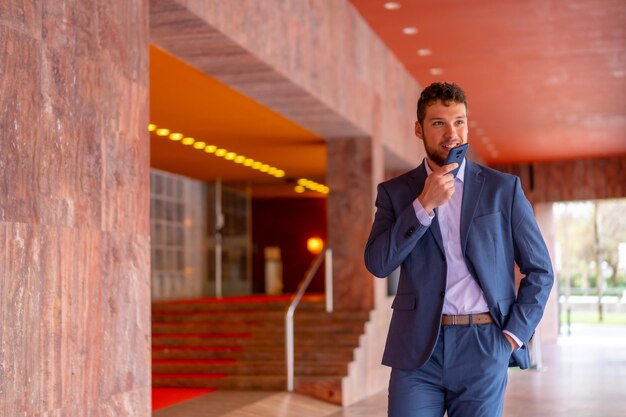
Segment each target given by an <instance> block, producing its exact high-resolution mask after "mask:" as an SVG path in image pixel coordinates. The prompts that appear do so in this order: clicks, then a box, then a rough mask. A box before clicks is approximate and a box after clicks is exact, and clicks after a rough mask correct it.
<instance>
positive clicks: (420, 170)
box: [409, 162, 445, 254]
mask: <svg viewBox="0 0 626 417" xmlns="http://www.w3.org/2000/svg"><path fill="white" fill-rule="evenodd" d="M424 164H425V162H422V164H421V165H420V166H418V167H417V168H416V169H414V170H413V172H412V173H411V176H410V177H411V181H409V187H411V191H412V193H413V200H415V199H416V198H417V196H419V195H420V194H421V192H422V190H423V189H424V182H425V181H426V177H427V175H426V167H425V166H424ZM428 230H429V231H430V233H432V234H433V237H434V238H435V242H437V246H439V249H440V250H441V253H444V254H445V251H444V250H443V238H442V237H441V229H440V228H439V221H438V220H437V216H435V218H434V219H433V221H432V223H431V224H430V227H429V228H428Z"/></svg>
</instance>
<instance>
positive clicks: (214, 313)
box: [152, 295, 370, 404]
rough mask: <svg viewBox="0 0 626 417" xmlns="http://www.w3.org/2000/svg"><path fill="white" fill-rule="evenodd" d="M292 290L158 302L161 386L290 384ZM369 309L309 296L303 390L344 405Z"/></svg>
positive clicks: (303, 330) (155, 331)
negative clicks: (336, 307) (345, 384)
mask: <svg viewBox="0 0 626 417" xmlns="http://www.w3.org/2000/svg"><path fill="white" fill-rule="evenodd" d="M290 298H291V296H290V295H285V296H278V297H265V296H261V297H232V298H226V299H220V300H217V299H201V300H185V301H173V302H158V303H154V304H153V305H152V358H153V362H152V369H153V372H154V374H153V380H152V385H153V386H154V387H179V388H210V389H226V390H229V389H230V390H280V391H282V390H284V389H285V388H286V376H285V372H286V369H285V347H284V343H285V313H286V309H287V307H288V305H289V303H290ZM369 317H370V313H369V311H362V310H354V311H345V310H341V311H335V312H333V313H327V312H326V311H325V304H324V297H323V295H313V296H305V298H304V299H303V301H302V303H301V304H300V305H299V307H298V310H297V311H296V314H295V316H294V324H295V336H296V337H295V352H294V356H295V374H296V380H295V383H296V392H299V393H302V394H305V395H309V396H313V397H316V398H320V399H323V400H326V401H330V402H334V403H336V404H341V399H342V393H341V387H342V379H343V378H344V377H345V376H346V375H347V373H348V365H349V363H350V362H351V361H352V360H353V357H354V350H355V348H357V347H358V346H359V340H360V337H361V335H362V334H363V332H364V330H365V323H366V322H367V321H368V320H369Z"/></svg>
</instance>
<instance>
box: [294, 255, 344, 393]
mask: <svg viewBox="0 0 626 417" xmlns="http://www.w3.org/2000/svg"><path fill="white" fill-rule="evenodd" d="M322 260H325V261H326V263H325V266H326V269H325V272H326V277H325V286H326V289H325V293H326V311H327V312H328V313H331V312H332V311H333V270H332V269H333V251H332V249H330V248H324V250H323V251H322V253H320V254H319V255H318V256H317V258H315V259H314V260H313V263H312V264H311V266H309V269H307V271H306V273H305V274H304V278H303V279H302V281H301V282H300V284H299V285H298V290H297V291H296V293H295V294H294V295H293V297H291V303H289V307H288V308H287V312H286V313H285V354H286V359H287V391H289V392H293V389H294V331H293V314H294V313H295V311H296V308H297V307H298V304H300V300H301V299H302V296H303V295H304V293H305V291H306V290H307V288H308V287H309V284H311V281H312V280H313V277H314V276H315V273H316V272H317V270H318V269H319V267H320V264H321V263H322Z"/></svg>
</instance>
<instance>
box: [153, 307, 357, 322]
mask: <svg viewBox="0 0 626 417" xmlns="http://www.w3.org/2000/svg"><path fill="white" fill-rule="evenodd" d="M368 318H369V312H367V311H361V310H358V311H349V310H348V311H335V312H332V313H326V312H325V311H314V312H311V311H300V310H297V311H296V313H295V315H294V322H295V323H296V324H297V323H303V324H304V323H307V324H314V323H322V322H338V321H353V322H357V323H364V322H366V321H367V320H368ZM197 321H200V322H211V321H214V322H220V321H222V322H223V321H231V322H254V321H256V322H259V321H262V322H263V323H277V324H278V325H281V324H282V325H284V322H285V311H267V310H230V311H219V310H216V311H210V310H208V311H197V312H189V311H163V310H158V309H157V310H155V309H154V308H153V310H152V322H153V323H168V322H176V323H180V322H197Z"/></svg>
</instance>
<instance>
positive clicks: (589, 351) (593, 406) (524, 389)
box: [153, 325, 626, 417]
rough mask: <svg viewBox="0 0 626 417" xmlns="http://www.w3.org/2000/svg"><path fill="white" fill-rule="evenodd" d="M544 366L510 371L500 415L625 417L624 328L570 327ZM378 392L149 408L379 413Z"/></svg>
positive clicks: (195, 413) (191, 416) (217, 414)
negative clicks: (341, 402) (349, 401)
mask: <svg viewBox="0 0 626 417" xmlns="http://www.w3.org/2000/svg"><path fill="white" fill-rule="evenodd" d="M542 354H543V364H544V366H543V369H541V370H539V371H535V370H533V371H519V370H512V371H511V372H510V373H509V385H508V389H507V394H506V398H505V406H504V409H505V410H504V417H548V416H549V417H566V416H567V417H624V416H626V326H625V325H621V326H620V325H603V326H592V325H577V326H576V325H575V326H573V327H572V335H571V336H562V337H561V338H560V340H559V343H558V344H552V345H544V346H543V351H542ZM386 415H387V395H386V393H384V392H383V393H380V394H378V395H374V396H372V397H370V398H368V399H366V400H364V401H361V402H360V403H357V404H355V405H352V406H350V407H345V408H340V407H337V406H334V405H331V404H327V403H324V402H321V401H317V400H313V399H310V398H307V397H303V396H300V395H297V394H287V393H284V392H233V391H231V392H217V393H214V394H209V395H205V396H203V397H199V398H196V399H193V400H190V401H187V402H185V403H181V404H177V405H174V406H171V407H167V408H164V409H162V410H158V411H156V412H154V414H153V416H154V417H174V416H175V417H384V416H386Z"/></svg>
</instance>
